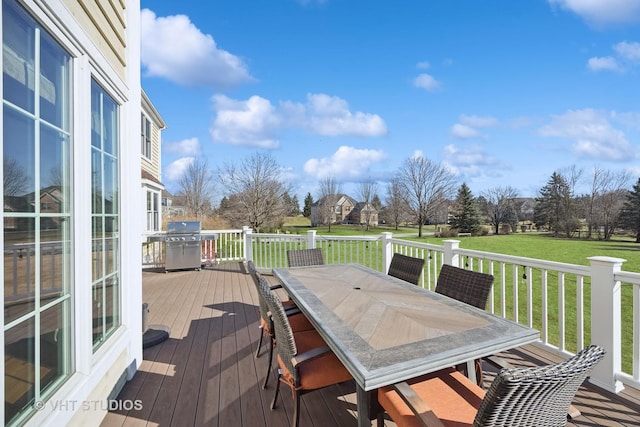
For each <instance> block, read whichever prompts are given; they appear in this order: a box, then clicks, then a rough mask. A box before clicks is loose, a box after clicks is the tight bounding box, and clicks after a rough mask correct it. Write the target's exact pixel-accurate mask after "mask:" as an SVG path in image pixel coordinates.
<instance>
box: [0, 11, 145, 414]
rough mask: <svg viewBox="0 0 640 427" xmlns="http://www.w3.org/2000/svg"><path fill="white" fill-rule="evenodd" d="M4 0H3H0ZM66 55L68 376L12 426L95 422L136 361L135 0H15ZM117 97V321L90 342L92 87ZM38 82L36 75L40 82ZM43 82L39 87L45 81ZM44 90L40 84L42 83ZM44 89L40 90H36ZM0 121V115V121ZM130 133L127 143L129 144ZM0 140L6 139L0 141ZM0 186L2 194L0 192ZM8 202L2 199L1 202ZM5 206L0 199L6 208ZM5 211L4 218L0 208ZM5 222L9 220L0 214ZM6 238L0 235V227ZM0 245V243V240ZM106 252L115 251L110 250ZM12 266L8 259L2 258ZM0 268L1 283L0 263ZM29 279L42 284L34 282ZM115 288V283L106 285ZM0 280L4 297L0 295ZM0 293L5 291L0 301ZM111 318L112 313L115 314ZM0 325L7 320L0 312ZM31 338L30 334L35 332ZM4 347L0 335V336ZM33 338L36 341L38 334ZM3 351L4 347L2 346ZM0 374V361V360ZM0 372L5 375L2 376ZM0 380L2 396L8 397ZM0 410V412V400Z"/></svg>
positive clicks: (138, 355)
mask: <svg viewBox="0 0 640 427" xmlns="http://www.w3.org/2000/svg"><path fill="white" fill-rule="evenodd" d="M5 1H6V0H2V3H4V2H5ZM19 4H20V5H22V6H23V7H24V9H25V10H26V12H27V13H28V14H29V15H30V16H31V17H32V18H34V19H35V20H36V21H37V22H38V24H39V25H40V27H41V28H42V29H43V30H44V31H46V32H47V33H48V34H50V35H51V36H52V37H53V39H55V41H56V42H57V43H58V44H59V45H60V46H61V47H62V48H63V49H64V50H66V52H67V53H68V54H69V55H70V56H71V58H72V59H71V71H72V72H71V75H72V79H71V86H72V87H71V97H72V103H71V105H72V109H71V116H72V117H71V131H70V132H71V135H70V141H71V147H72V150H71V158H70V164H69V165H68V166H69V167H70V170H71V175H70V176H71V188H72V189H71V195H72V198H71V200H72V201H73V204H72V207H71V223H72V225H71V236H72V250H71V264H72V265H71V269H72V271H71V276H70V277H71V282H70V284H69V286H70V292H69V295H70V296H71V305H70V307H72V308H71V311H70V312H68V313H66V314H65V318H66V319H68V324H65V327H66V326H68V327H69V329H70V334H71V335H72V339H71V343H72V344H71V347H70V352H71V354H69V355H67V356H68V360H70V371H69V375H68V376H66V377H65V380H64V382H62V383H61V384H59V385H58V386H57V387H55V388H53V389H51V390H53V391H50V392H49V393H47V394H46V395H44V396H42V401H41V402H40V403H39V406H38V409H39V410H35V409H36V402H31V404H30V407H27V410H26V411H25V412H24V414H23V416H22V418H20V419H17V420H16V419H14V420H13V421H14V424H16V425H29V426H36V425H37V426H62V425H83V426H88V425H99V424H100V421H101V419H102V418H103V416H104V414H105V413H106V409H107V407H106V405H107V404H106V402H107V398H108V397H109V396H112V395H113V393H114V392H116V391H117V388H118V387H119V386H121V384H122V382H123V381H124V380H125V379H131V378H132V376H133V374H134V373H135V371H136V370H137V368H138V367H139V365H140V363H141V361H142V333H141V329H142V316H141V307H142V274H141V268H140V265H141V251H140V235H141V233H142V230H143V223H142V219H141V217H140V215H138V214H137V212H139V205H140V187H138V186H136V185H127V183H132V182H139V181H140V170H141V160H140V157H141V156H140V145H139V143H138V141H139V140H140V108H141V85H140V51H139V49H140V42H139V41H140V28H139V22H140V4H139V1H138V0H126V2H125V0H47V1H44V0H24V1H20V2H19ZM92 81H95V82H97V83H98V84H99V85H100V86H101V88H102V89H103V90H104V91H105V92H106V94H107V95H108V96H109V97H110V98H111V99H112V100H113V101H114V102H115V103H116V104H117V106H118V107H117V111H118V114H117V116H118V128H117V130H118V132H117V141H118V161H119V172H118V176H117V182H118V183H119V184H118V187H117V188H116V190H117V192H118V194H119V196H120V198H119V221H118V223H119V229H118V230H117V231H116V233H115V235H116V237H117V239H119V240H118V242H119V251H120V253H119V257H118V259H117V262H118V264H119V278H118V282H119V283H118V289H119V293H118V296H117V299H118V304H119V313H117V314H118V315H119V317H120V319H119V326H117V327H116V328H115V330H113V331H112V332H111V333H110V334H109V335H107V336H106V338H105V340H104V341H103V342H102V343H101V344H100V345H99V346H96V347H95V348H94V345H93V344H94V331H93V327H92V324H93V317H92V316H93V314H92V286H91V283H92V281H93V277H92V268H91V265H92V262H93V261H94V260H93V259H92V258H93V249H92V238H91V236H92V214H91V212H92V204H91V203H92V202H91V194H92V186H91V185H92V184H91V179H90V178H89V177H90V176H91V174H92V166H91V155H92V154H91V153H92V147H91V143H90V141H91V128H92V116H91V108H92V105H91V86H92ZM41 84H42V83H41ZM45 89H46V88H45ZM45 89H42V90H45ZM43 96H44V95H43ZM0 126H2V124H0ZM132 141H135V143H131V142H132ZM3 144H4V141H3ZM0 195H2V194H0ZM5 204H6V203H5ZM5 210H6V208H5ZM0 215H3V218H2V219H3V222H4V212H1V213H0ZM6 223H10V221H7V222H6ZM0 236H1V237H0V239H1V243H2V245H3V247H4V245H5V243H4V234H2V235H0ZM5 249H6V248H5ZM111 253H117V252H113V251H111ZM9 268H10V267H9ZM0 274H1V275H2V276H3V278H4V280H5V284H6V280H7V278H6V277H5V275H7V274H10V272H9V271H5V266H4V265H0ZM36 285H37V286H39V285H40V284H38V283H36ZM114 288H115V287H114ZM5 289H6V288H3V290H2V292H3V299H5ZM5 301H6V300H5ZM115 324H116V325H118V322H117V321H116V322H115ZM2 325H3V329H4V328H5V327H6V325H5V319H4V316H3V317H2ZM35 338H37V337H35ZM0 340H1V341H2V342H1V343H0V344H2V348H3V352H4V349H5V334H2V335H1V337H0ZM36 341H38V340H36ZM3 354H4V353H3ZM1 369H2V374H5V372H6V367H5V365H2V368H1ZM3 377H5V375H3ZM6 392H7V391H6V379H5V387H3V391H2V393H3V397H4V398H5V401H6V398H7V397H6V396H5V393H6ZM2 418H3V419H4V418H5V414H4V405H3V414H2Z"/></svg>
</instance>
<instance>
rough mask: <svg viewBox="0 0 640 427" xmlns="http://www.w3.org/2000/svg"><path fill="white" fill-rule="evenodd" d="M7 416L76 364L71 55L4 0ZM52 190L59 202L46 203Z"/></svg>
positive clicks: (20, 413)
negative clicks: (73, 354) (73, 349)
mask: <svg viewBox="0 0 640 427" xmlns="http://www.w3.org/2000/svg"><path fill="white" fill-rule="evenodd" d="M2 50H3V64H2V78H3V85H2V117H3V123H2V135H3V138H2V142H1V144H2V155H3V166H4V180H3V206H4V208H3V218H4V219H3V222H4V265H5V269H4V344H5V347H4V352H5V353H4V354H5V358H4V363H5V366H4V370H5V394H4V396H5V406H4V408H5V419H4V422H5V425H9V424H16V423H20V422H22V420H24V419H26V418H27V417H28V416H30V415H31V414H32V413H33V411H34V410H35V408H34V404H35V402H40V401H42V400H44V399H46V398H47V397H48V396H50V395H51V394H52V393H53V392H54V391H55V390H56V389H57V387H58V386H59V385H60V384H61V383H62V382H64V381H65V380H66V379H67V378H68V377H69V375H70V372H71V356H70V355H71V332H72V327H73V323H72V313H71V280H72V277H71V276H72V275H71V272H72V271H73V260H72V250H71V248H72V243H71V227H72V222H73V218H72V215H71V212H72V209H71V193H72V191H73V188H72V183H71V167H70V164H71V153H72V139H71V134H70V128H71V126H70V116H71V111H72V106H71V83H72V79H71V72H70V67H71V58H70V56H69V54H68V53H67V52H66V51H65V50H64V49H63V48H62V47H61V46H60V45H59V44H58V43H57V42H56V40H54V38H53V37H52V36H51V35H50V34H49V33H48V32H47V31H46V30H45V29H44V28H42V27H41V26H40V25H39V24H38V23H37V22H36V21H35V20H34V19H33V18H32V17H31V16H30V15H29V14H27V13H26V11H25V10H24V9H22V7H21V6H19V5H18V3H17V2H16V1H15V0H5V1H3V2H2ZM48 191H53V192H55V194H56V198H57V202H56V209H55V210H52V209H50V208H51V206H50V204H49V203H42V204H41V203H40V200H41V195H42V194H44V193H46V192H48Z"/></svg>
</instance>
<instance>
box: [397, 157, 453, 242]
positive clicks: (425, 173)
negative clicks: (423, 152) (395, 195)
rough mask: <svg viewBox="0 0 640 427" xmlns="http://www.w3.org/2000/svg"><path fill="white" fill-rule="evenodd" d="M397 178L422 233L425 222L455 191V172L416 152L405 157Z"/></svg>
mask: <svg viewBox="0 0 640 427" xmlns="http://www.w3.org/2000/svg"><path fill="white" fill-rule="evenodd" d="M396 178H397V180H398V184H399V185H400V186H402V187H403V190H402V193H403V194H404V195H405V196H406V198H407V199H406V202H407V205H408V206H409V209H410V212H411V216H412V217H413V218H414V219H415V221H416V222H417V224H418V237H422V227H423V225H424V224H425V223H426V222H427V221H428V220H429V218H430V217H431V216H432V215H434V214H435V212H437V211H438V209H440V207H441V206H442V205H443V204H444V203H445V202H446V201H447V200H448V199H450V198H452V196H453V195H454V194H455V187H456V181H455V176H454V175H453V173H451V171H449V170H448V169H447V168H445V167H444V166H442V165H440V164H438V163H436V162H434V161H432V160H429V159H427V158H424V157H421V156H414V157H410V158H408V159H407V160H405V162H404V164H403V166H402V168H401V169H400V171H399V172H398V175H397V177H396Z"/></svg>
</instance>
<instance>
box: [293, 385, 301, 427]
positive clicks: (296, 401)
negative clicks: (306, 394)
mask: <svg viewBox="0 0 640 427" xmlns="http://www.w3.org/2000/svg"><path fill="white" fill-rule="evenodd" d="M299 421H300V393H298V392H297V391H294V392H293V427H298V422H299Z"/></svg>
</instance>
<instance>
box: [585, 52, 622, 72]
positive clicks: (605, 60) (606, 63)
mask: <svg viewBox="0 0 640 427" xmlns="http://www.w3.org/2000/svg"><path fill="white" fill-rule="evenodd" d="M587 68H589V69H590V70H592V71H602V70H609V71H623V68H622V67H621V66H620V64H618V61H617V60H616V59H615V58H614V57H612V56H605V57H593V58H589V61H588V62H587Z"/></svg>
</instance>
